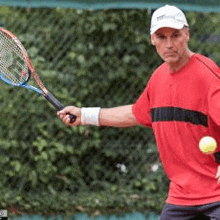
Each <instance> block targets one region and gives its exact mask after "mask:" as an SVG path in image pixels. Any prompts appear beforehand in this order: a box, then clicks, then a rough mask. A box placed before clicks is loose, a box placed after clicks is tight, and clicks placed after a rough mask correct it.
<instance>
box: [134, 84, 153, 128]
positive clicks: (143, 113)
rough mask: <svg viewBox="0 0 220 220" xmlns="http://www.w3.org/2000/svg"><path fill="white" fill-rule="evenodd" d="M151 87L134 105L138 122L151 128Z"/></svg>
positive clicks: (146, 89)
mask: <svg viewBox="0 0 220 220" xmlns="http://www.w3.org/2000/svg"><path fill="white" fill-rule="evenodd" d="M148 91H149V86H147V87H146V88H145V90H144V92H143V93H142V94H141V95H140V97H139V98H138V100H137V101H136V102H135V104H134V105H133V108H132V111H133V114H134V116H135V118H136V120H137V121H138V122H139V123H140V124H142V125H145V126H148V127H151V126H152V124H151V114H150V111H151V110H150V98H149V93H148Z"/></svg>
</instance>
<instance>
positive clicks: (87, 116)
mask: <svg viewBox="0 0 220 220" xmlns="http://www.w3.org/2000/svg"><path fill="white" fill-rule="evenodd" d="M100 110H101V108H100V107H93V108H81V125H96V126H99V114H100Z"/></svg>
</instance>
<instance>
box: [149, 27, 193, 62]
mask: <svg viewBox="0 0 220 220" xmlns="http://www.w3.org/2000/svg"><path fill="white" fill-rule="evenodd" d="M188 41H189V31H188V29H187V28H186V27H184V28H183V29H180V30H178V29H173V28H168V27H164V28H160V29H159V30H157V31H156V32H155V33H154V34H153V35H152V36H151V42H152V44H153V45H154V46H155V47H156V50H157V52H158V54H159V55H160V57H161V58H162V59H163V60H164V61H165V62H166V63H167V64H170V65H174V64H177V65H178V63H180V62H181V60H182V58H183V56H184V54H185V52H186V51H187V50H188Z"/></svg>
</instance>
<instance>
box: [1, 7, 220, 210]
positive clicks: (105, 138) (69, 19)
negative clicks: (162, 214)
mask: <svg viewBox="0 0 220 220" xmlns="http://www.w3.org/2000/svg"><path fill="white" fill-rule="evenodd" d="M187 17H188V20H189V23H190V29H191V32H192V33H191V43H190V48H191V49H192V50H194V51H196V52H200V53H203V54H205V55H207V56H210V57H211V58H212V59H214V60H215V61H216V62H217V63H220V55H219V51H220V50H219V49H220V48H219V37H220V35H219V34H220V33H219V29H218V23H219V17H220V15H219V14H217V13H212V14H208V13H190V12H188V13H187ZM0 23H2V25H3V26H4V27H6V28H7V29H9V30H11V31H12V32H14V33H15V34H16V35H17V36H18V38H19V39H20V40H21V41H22V43H23V44H24V45H25V47H26V48H27V51H28V53H29V55H30V57H31V59H32V61H33V63H34V65H35V68H36V70H37V72H39V75H40V77H41V79H42V81H43V82H44V83H45V85H46V87H47V88H48V89H49V90H50V91H52V92H53V93H54V94H55V95H56V96H57V98H58V99H60V100H61V101H62V102H63V103H64V104H65V105H76V106H79V107H81V106H101V107H113V106H118V105H126V104H131V103H133V102H135V100H136V99H137V98H138V96H139V95H140V93H141V91H142V90H143V89H144V87H145V85H146V83H147V81H148V79H149V77H150V74H151V73H152V71H153V70H154V69H155V68H156V67H157V66H158V65H159V64H160V63H161V60H160V58H159V57H158V55H157V54H156V52H155V49H154V48H153V46H152V45H151V43H150V39H149V23H150V11H149V10H148V9H142V10H133V9H129V10H128V9H126V10H125V9H123V10H101V11H93V10H81V9H68V8H66V9H61V8H55V9H50V8H20V7H6V6H2V7H0ZM0 94H1V95H0V100H1V106H0V115H1V123H0V140H1V141H0V176H1V181H0V192H1V193H0V207H2V208H5V209H8V210H10V212H11V213H17V214H19V213H20V214H27V213H29V214H30V213H38V214H48V213H74V212H87V213H90V214H91V213H96V214H102V213H108V214H109V213H120V212H132V211H143V212H146V211H148V210H150V211H157V212H159V211H160V210H161V208H162V206H163V204H164V200H165V198H166V195H167V190H168V181H167V178H166V176H165V175H164V173H163V169H162V167H161V164H160V162H159V159H158V153H157V151H156V145H155V141H154V138H153V135H152V131H151V130H150V129H148V128H143V127H135V128H126V129H119V128H100V127H74V128H70V127H66V126H65V125H64V124H63V123H62V122H61V121H60V120H59V118H57V117H56V112H55V111H54V110H53V108H52V107H51V106H50V105H48V103H47V102H46V101H45V100H44V99H43V98H41V97H38V95H37V94H35V93H33V92H29V91H26V90H25V89H22V88H14V87H10V86H8V85H6V84H4V83H3V82H0ZM13 210H14V212H13ZM15 210H16V211H15Z"/></svg>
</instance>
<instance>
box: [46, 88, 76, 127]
mask: <svg viewBox="0 0 220 220" xmlns="http://www.w3.org/2000/svg"><path fill="white" fill-rule="evenodd" d="M44 98H45V99H47V100H48V101H49V102H50V103H51V104H52V105H53V106H54V107H55V108H56V110H57V111H60V110H62V109H64V107H63V105H62V104H61V103H60V102H59V101H58V100H57V99H56V98H55V97H54V96H53V94H52V93H50V92H47V94H44ZM69 118H70V122H71V123H73V122H74V121H76V116H75V115H73V114H69Z"/></svg>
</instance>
